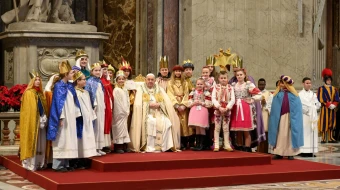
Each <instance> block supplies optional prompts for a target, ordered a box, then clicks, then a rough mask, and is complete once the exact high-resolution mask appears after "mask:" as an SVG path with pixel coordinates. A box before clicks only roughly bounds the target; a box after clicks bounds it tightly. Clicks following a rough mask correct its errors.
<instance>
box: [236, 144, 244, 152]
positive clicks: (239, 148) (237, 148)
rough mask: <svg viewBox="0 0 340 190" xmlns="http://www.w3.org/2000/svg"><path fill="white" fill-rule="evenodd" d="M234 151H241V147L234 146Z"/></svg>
mask: <svg viewBox="0 0 340 190" xmlns="http://www.w3.org/2000/svg"><path fill="white" fill-rule="evenodd" d="M234 149H235V150H239V151H242V149H243V147H242V146H238V145H234Z"/></svg>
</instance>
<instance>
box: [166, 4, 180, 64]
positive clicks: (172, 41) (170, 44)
mask: <svg viewBox="0 0 340 190" xmlns="http://www.w3.org/2000/svg"><path fill="white" fill-rule="evenodd" d="M163 3H164V6H163V7H164V9H163V11H164V12H163V14H164V24H163V27H164V29H163V36H164V37H163V38H164V40H163V54H164V55H167V56H169V68H170V69H171V68H172V67H173V66H174V65H176V64H178V63H179V60H178V39H179V37H178V30H179V0H164V1H163Z"/></svg>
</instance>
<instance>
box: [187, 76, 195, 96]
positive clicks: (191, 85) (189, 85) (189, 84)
mask: <svg viewBox="0 0 340 190" xmlns="http://www.w3.org/2000/svg"><path fill="white" fill-rule="evenodd" d="M185 81H187V83H188V89H189V93H190V92H191V91H192V90H193V89H194V88H195V86H194V84H192V81H191V78H186V79H185Z"/></svg>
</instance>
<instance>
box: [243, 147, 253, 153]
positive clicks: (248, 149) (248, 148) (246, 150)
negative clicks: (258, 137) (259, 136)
mask: <svg viewBox="0 0 340 190" xmlns="http://www.w3.org/2000/svg"><path fill="white" fill-rule="evenodd" d="M243 149H244V152H253V151H251V148H250V147H246V146H245V147H243Z"/></svg>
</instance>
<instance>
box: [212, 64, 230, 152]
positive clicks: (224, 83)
mask: <svg viewBox="0 0 340 190" xmlns="http://www.w3.org/2000/svg"><path fill="white" fill-rule="evenodd" d="M220 67H221V70H220V73H219V75H218V80H219V84H216V85H215V86H214V89H213V91H212V103H213V104H214V108H215V112H214V114H215V130H214V152H218V151H219V150H220V145H219V142H220V141H219V137H220V131H221V127H222V128H223V139H224V149H225V150H226V151H228V152H232V151H233V149H232V148H231V146H230V143H229V124H230V114H231V110H232V108H233V106H234V104H235V94H234V88H233V87H232V86H231V85H229V84H228V74H227V72H226V69H225V67H223V66H220Z"/></svg>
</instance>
